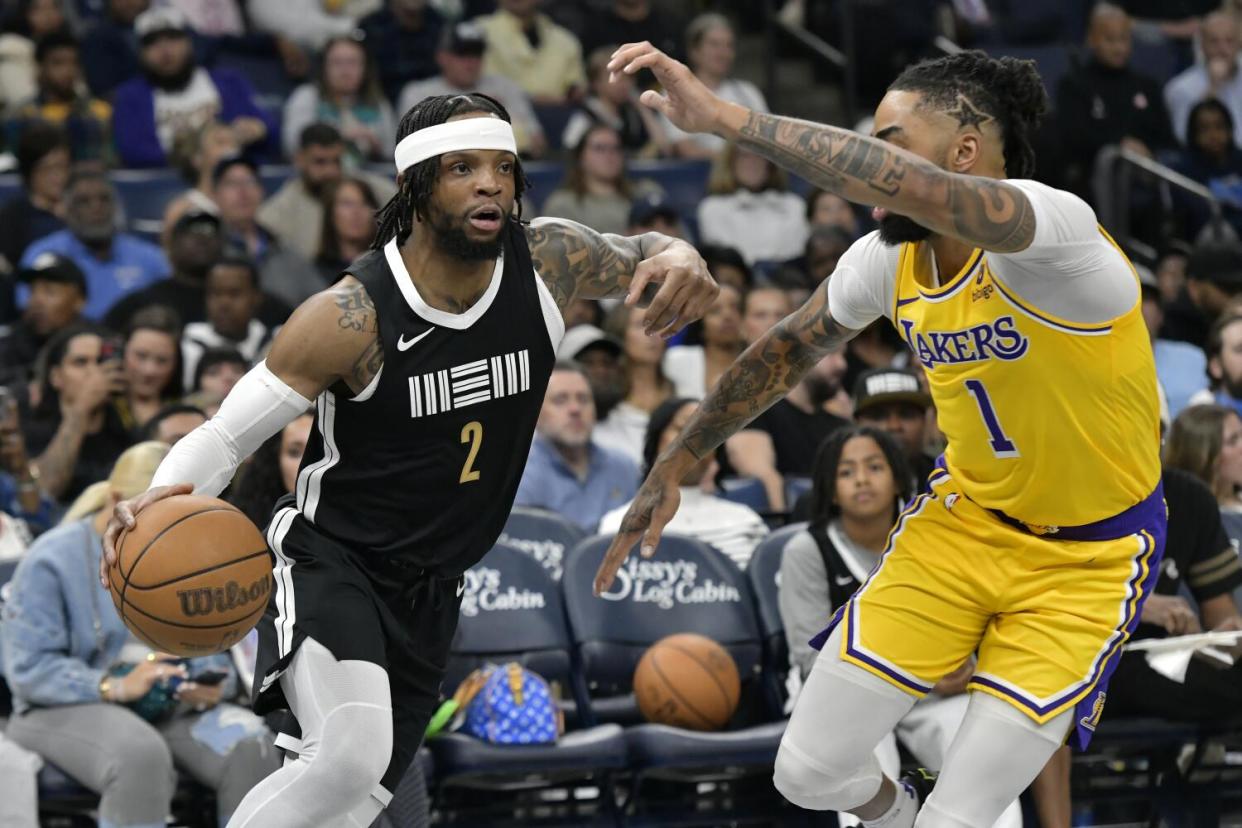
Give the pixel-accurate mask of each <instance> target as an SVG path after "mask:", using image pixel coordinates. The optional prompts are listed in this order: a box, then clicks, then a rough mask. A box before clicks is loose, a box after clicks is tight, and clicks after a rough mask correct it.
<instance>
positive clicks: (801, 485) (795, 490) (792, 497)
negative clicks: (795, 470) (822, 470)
mask: <svg viewBox="0 0 1242 828" xmlns="http://www.w3.org/2000/svg"><path fill="white" fill-rule="evenodd" d="M810 490H811V478H809V477H786V478H785V509H786V511H790V512H792V511H793V507H794V505H795V504H796V503H797V502H798V498H800V497H802V496H803V495H804V494H806V493H807V492H809V491H810Z"/></svg>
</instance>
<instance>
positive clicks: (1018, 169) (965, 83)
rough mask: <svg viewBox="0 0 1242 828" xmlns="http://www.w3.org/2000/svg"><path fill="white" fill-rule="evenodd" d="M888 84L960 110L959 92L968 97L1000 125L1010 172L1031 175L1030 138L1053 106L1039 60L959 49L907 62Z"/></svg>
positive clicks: (937, 105) (941, 107) (942, 107)
mask: <svg viewBox="0 0 1242 828" xmlns="http://www.w3.org/2000/svg"><path fill="white" fill-rule="evenodd" d="M888 88H889V89H890V90H897V91H902V92H920V93H922V95H923V98H924V103H925V104H926V105H928V106H931V107H933V108H935V109H938V110H941V111H944V110H954V109H957V108H958V107H959V106H961V101H959V100H958V97H959V96H961V97H964V98H965V99H966V101H967V102H968V103H969V104H970V105H971V106H973V107H974V108H975V109H977V110H979V111H980V112H982V113H983V114H985V115H990V116H992V117H993V118H995V119H996V122H997V123H998V124H999V125H1000V129H1001V139H1002V142H1003V147H1004V157H1005V174H1006V175H1007V176H1009V177H1010V178H1030V177H1031V176H1032V175H1033V174H1034V173H1035V148H1034V147H1033V146H1032V145H1031V139H1032V135H1033V133H1034V132H1035V130H1036V129H1038V127H1039V123H1040V121H1041V120H1043V117H1044V114H1045V113H1046V112H1047V111H1048V93H1047V92H1046V91H1044V83H1043V80H1042V79H1041V78H1040V77H1039V72H1038V71H1037V70H1036V69H1035V62H1034V61H1032V60H1019V59H1018V58H1013V57H1002V58H994V57H991V56H990V55H988V54H987V53H985V52H981V51H978V50H973V51H966V52H959V53H957V54H955V55H947V56H945V57H939V58H935V59H933V60H924V61H921V62H919V63H916V64H914V65H913V66H908V67H906V69H905V71H904V72H902V73H901V74H900V75H898V76H897V80H895V81H893V82H892V84H891V85H890V86H889V87H888Z"/></svg>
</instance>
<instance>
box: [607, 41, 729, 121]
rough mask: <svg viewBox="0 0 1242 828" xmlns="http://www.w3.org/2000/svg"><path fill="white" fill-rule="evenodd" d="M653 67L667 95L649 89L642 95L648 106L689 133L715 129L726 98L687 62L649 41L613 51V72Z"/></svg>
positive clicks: (642, 99)
mask: <svg viewBox="0 0 1242 828" xmlns="http://www.w3.org/2000/svg"><path fill="white" fill-rule="evenodd" d="M642 69H650V70H651V71H652V72H653V73H654V74H655V76H656V80H657V81H659V82H660V86H662V87H663V88H664V94H660V93H659V92H656V91H654V90H651V89H649V90H647V91H646V92H644V93H643V94H642V95H641V96H640V97H639V99H638V100H639V101H641V102H642V103H643V104H645V105H646V106H649V107H651V108H652V109H654V110H656V111H657V112H659V113H661V114H663V115H664V116H665V117H666V118H668V119H669V120H670V121H672V122H673V125H674V126H676V127H678V128H679V129H681V130H683V131H685V132H712V131H713V130H714V129H715V128H716V126H717V124H718V122H719V117H720V110H721V108H722V107H723V106H724V101H722V100H721V99H720V98H718V97H716V95H715V93H713V92H712V91H711V90H710V89H708V88H707V85H706V84H704V83H703V82H702V81H701V80H699V79H698V78H696V77H695V76H694V73H693V72H691V71H690V69H689V67H687V66H686V65H685V64H684V63H681V62H680V61H677V60H674V59H673V58H671V57H669V56H668V55H666V54H664V53H663V52H661V51H660V50H659V49H657V48H656V47H654V46H652V45H651V44H650V43H648V42H647V41H643V42H642V43H627V44H625V45H624V46H622V47H620V48H619V49H617V51H615V52H613V53H612V59H611V60H610V61H608V71H609V72H610V73H613V74H615V73H617V72H624V73H625V74H627V75H633V74H634V73H635V72H638V71H640V70H642Z"/></svg>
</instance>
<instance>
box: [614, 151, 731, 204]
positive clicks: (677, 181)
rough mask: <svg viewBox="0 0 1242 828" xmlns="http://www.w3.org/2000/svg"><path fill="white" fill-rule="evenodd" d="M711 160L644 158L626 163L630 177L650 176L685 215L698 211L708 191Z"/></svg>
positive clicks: (635, 178)
mask: <svg viewBox="0 0 1242 828" xmlns="http://www.w3.org/2000/svg"><path fill="white" fill-rule="evenodd" d="M710 169H711V163H710V162H708V161H686V160H680V161H677V160H643V161H632V162H630V164H629V165H628V167H627V174H628V175H629V178H630V180H632V181H634V180H638V179H640V178H650V179H651V180H652V181H655V182H656V183H657V184H659V185H660V186H661V187H663V188H664V194H665V195H666V196H668V200H669V202H670V203H671V204H672V205H673V207H674V208H676V210H677V212H679V213H681V215H682V217H683V218H688V217H690V216H693V215H695V213H696V211H697V210H698V208H699V202H700V201H702V200H703V196H705V195H707V174H708V172H709V171H710Z"/></svg>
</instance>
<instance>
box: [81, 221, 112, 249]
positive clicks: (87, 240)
mask: <svg viewBox="0 0 1242 828" xmlns="http://www.w3.org/2000/svg"><path fill="white" fill-rule="evenodd" d="M72 232H73V235H75V236H77V237H78V240H79V241H81V242H82V243H83V244H85V245H87V246H88V247H96V246H99V245H104V244H107V243H108V242H110V241H112V237H113V236H115V235H116V227H115V226H114V225H113V224H112V222H108V223H107V224H104V223H103V222H99V223H95V224H78V225H75V226H74V227H73V228H72Z"/></svg>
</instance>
